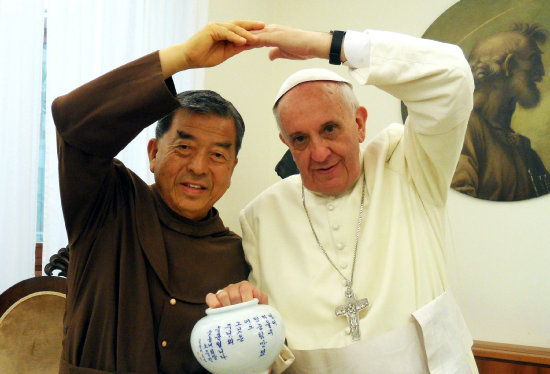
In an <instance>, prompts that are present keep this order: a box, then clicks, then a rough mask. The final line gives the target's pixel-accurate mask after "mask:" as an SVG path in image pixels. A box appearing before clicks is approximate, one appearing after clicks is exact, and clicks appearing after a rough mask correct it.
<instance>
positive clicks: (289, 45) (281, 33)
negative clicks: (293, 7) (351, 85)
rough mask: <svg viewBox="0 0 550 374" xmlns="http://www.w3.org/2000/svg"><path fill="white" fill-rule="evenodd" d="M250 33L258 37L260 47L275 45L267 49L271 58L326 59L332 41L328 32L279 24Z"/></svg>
mask: <svg viewBox="0 0 550 374" xmlns="http://www.w3.org/2000/svg"><path fill="white" fill-rule="evenodd" d="M252 34H254V35H256V36H257V37H258V41H257V42H256V43H257V44H260V45H261V46H262V47H275V48H273V49H272V50H271V51H269V58H270V59H271V60H275V59H277V58H286V59H290V60H306V59H310V58H316V57H317V58H324V59H328V57H329V53H330V44H331V42H332V35H330V34H329V33H328V32H314V31H306V30H300V29H295V28H291V27H286V26H281V25H269V26H266V27H265V28H263V29H261V30H257V31H252ZM255 46H257V45H255ZM342 56H343V55H342ZM342 61H345V59H343V60H342Z"/></svg>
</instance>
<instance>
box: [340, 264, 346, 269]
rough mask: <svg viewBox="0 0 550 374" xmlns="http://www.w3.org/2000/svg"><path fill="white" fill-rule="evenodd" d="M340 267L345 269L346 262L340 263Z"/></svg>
mask: <svg viewBox="0 0 550 374" xmlns="http://www.w3.org/2000/svg"><path fill="white" fill-rule="evenodd" d="M340 267H341V268H342V269H345V268H347V267H348V264H345V263H344V264H340Z"/></svg>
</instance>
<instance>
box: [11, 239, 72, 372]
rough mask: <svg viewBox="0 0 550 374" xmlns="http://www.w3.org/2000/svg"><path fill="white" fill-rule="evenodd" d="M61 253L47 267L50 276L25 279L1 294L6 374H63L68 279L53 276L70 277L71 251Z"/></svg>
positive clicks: (64, 250) (65, 250)
mask: <svg viewBox="0 0 550 374" xmlns="http://www.w3.org/2000/svg"><path fill="white" fill-rule="evenodd" d="M61 251H63V253H61V254H60V253H59V252H58V254H57V255H54V256H52V258H51V259H50V263H49V264H48V265H46V266H47V267H48V270H47V273H48V274H50V275H49V276H41V277H34V278H29V279H25V280H23V281H21V282H19V283H17V284H15V285H13V286H12V287H10V288H9V289H7V290H6V291H5V292H4V293H2V294H1V295H0V373H2V374H20V373H24V374H35V373H36V374H50V373H52V374H57V373H58V372H59V361H60V359H61V347H62V339H63V315H64V313H65V297H66V293H67V279H66V278H63V277H61V276H51V274H52V273H53V271H54V270H59V275H65V276H66V271H67V267H68V250H67V249H66V248H63V249H62V250H61ZM61 251H60V252H61ZM65 259H66V261H65Z"/></svg>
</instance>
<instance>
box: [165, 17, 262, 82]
mask: <svg viewBox="0 0 550 374" xmlns="http://www.w3.org/2000/svg"><path fill="white" fill-rule="evenodd" d="M264 27H265V24H264V23H263V22H256V21H232V22H226V23H218V22H215V23H209V24H208V25H206V26H205V27H204V28H203V29H202V30H200V31H198V32H197V33H196V34H195V35H193V36H192V37H191V38H189V39H188V40H186V41H185V42H183V43H180V44H176V45H173V46H171V47H168V48H165V49H162V50H161V51H160V52H159V54H160V61H161V66H162V73H163V75H164V77H165V78H168V77H170V76H172V75H174V74H175V73H177V72H179V71H183V70H187V69H193V68H204V67H210V66H215V65H218V64H220V63H222V62H224V61H225V60H227V59H228V58H230V57H233V56H235V55H236V54H238V53H240V52H242V51H244V50H247V49H251V48H255V47H260V46H261V45H258V44H257V42H258V37H257V36H255V35H254V34H252V33H251V32H250V31H252V30H261V29H263V28H264Z"/></svg>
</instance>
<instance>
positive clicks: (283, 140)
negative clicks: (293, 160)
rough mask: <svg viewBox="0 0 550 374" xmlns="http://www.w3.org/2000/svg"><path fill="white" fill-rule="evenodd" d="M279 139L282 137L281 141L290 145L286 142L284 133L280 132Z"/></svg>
mask: <svg viewBox="0 0 550 374" xmlns="http://www.w3.org/2000/svg"><path fill="white" fill-rule="evenodd" d="M279 139H281V141H282V142H283V143H284V144H285V145H286V146H287V147H288V143H287V142H286V140H285V137H284V136H283V134H281V133H279Z"/></svg>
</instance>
